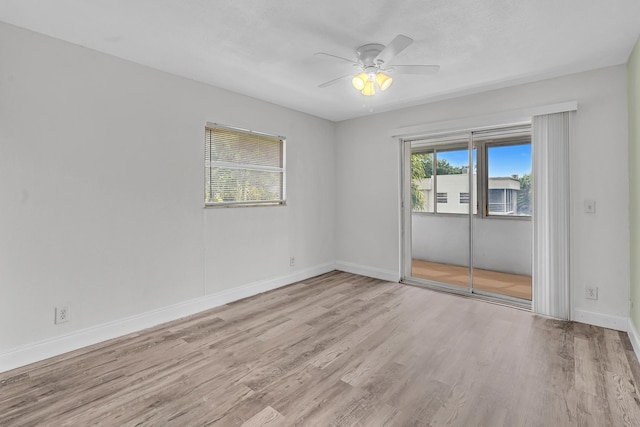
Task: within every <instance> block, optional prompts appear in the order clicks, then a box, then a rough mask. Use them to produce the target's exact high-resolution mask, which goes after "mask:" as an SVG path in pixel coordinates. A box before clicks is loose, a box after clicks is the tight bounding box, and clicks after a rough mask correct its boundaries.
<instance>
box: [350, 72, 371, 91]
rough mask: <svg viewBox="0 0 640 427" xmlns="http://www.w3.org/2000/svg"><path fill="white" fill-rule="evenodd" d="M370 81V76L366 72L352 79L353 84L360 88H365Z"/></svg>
mask: <svg viewBox="0 0 640 427" xmlns="http://www.w3.org/2000/svg"><path fill="white" fill-rule="evenodd" d="M367 82H368V76H367V75H366V74H365V73H360V74H358V75H357V76H355V77H354V78H353V80H351V84H352V85H353V87H354V88H356V89H358V90H363V89H364V88H365V86H366V84H367Z"/></svg>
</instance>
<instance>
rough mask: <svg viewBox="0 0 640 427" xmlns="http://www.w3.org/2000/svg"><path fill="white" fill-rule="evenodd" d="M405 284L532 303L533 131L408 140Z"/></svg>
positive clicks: (520, 129) (527, 128)
mask: <svg viewBox="0 0 640 427" xmlns="http://www.w3.org/2000/svg"><path fill="white" fill-rule="evenodd" d="M403 153H404V155H403V184H404V200H405V201H406V202H405V203H404V214H403V224H404V225H403V228H404V231H403V233H404V247H403V268H404V271H403V278H404V280H405V281H408V282H413V283H416V284H425V285H429V286H437V287H443V288H446V289H449V290H452V291H457V292H464V293H475V294H482V295H485V296H489V297H499V298H504V299H509V300H513V301H514V302H521V303H524V304H526V303H528V302H529V301H530V300H531V246H532V241H531V238H532V237H531V234H532V228H531V211H530V209H531V197H530V186H531V133H530V126H525V127H514V128H508V129H504V128H503V129H495V130H492V131H482V132H464V133H458V134H451V135H444V136H442V135H439V136H437V137H428V138H419V139H418V138H417V139H413V140H405V141H403Z"/></svg>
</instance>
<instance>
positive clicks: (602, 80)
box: [336, 65, 629, 323]
mask: <svg viewBox="0 0 640 427" xmlns="http://www.w3.org/2000/svg"><path fill="white" fill-rule="evenodd" d="M442 72H446V70H442ZM400 83H401V82H398V84H400ZM566 101H577V102H578V108H579V110H578V112H577V113H576V115H575V118H576V119H575V129H574V133H573V141H572V146H571V158H572V163H571V210H572V212H571V218H570V222H571V245H572V247H571V263H572V265H571V292H572V300H573V308H574V318H578V319H580V320H583V321H589V322H597V321H600V320H603V319H609V320H612V321H614V322H615V321H618V320H620V319H624V318H626V316H627V315H628V313H629V302H628V301H629V236H628V231H629V215H628V191H627V190H628V167H627V162H626V156H627V100H626V69H625V67H624V66H623V65H621V66H616V67H610V68H605V69H600V70H595V71H591V72H586V73H580V74H575V75H570V76H565V77H561V78H556V79H551V80H545V81H540V82H536V83H531V84H526V85H519V86H514V87H510V88H505V89H500V90H494V91H491V92H486V93H481V94H476V95H471V96H465V97H460V98H455V99H449V100H445V101H441V102H435V103H431V104H426V105H421V106H417V107H412V108H407V109H403V110H398V111H394V112H388V113H382V114H377V115H372V116H368V117H363V118H358V119H352V120H347V121H344V122H340V123H338V125H337V135H336V136H337V144H336V179H337V182H339V183H340V186H339V187H338V192H337V200H336V201H337V203H336V211H337V216H336V218H337V223H336V239H337V240H336V251H337V259H338V260H339V261H340V262H341V263H343V264H348V265H353V266H359V269H360V271H366V269H367V268H373V269H375V271H377V272H381V271H382V272H386V274H387V275H397V276H399V275H400V240H399V239H400V238H399V236H400V232H399V228H400V210H399V203H400V184H399V176H400V173H399V165H400V163H399V143H398V142H397V141H396V140H394V139H393V138H391V137H390V136H389V135H392V132H393V130H395V129H399V128H405V127H410V126H420V125H424V124H429V123H438V122H446V121H456V120H462V119H466V118H472V117H477V116H485V115H493V114H499V113H502V112H505V111H511V110H518V109H523V108H529V107H535V106H540V105H549V104H555V103H561V102H566ZM374 108H375V105H374ZM487 124H488V125H490V124H491V123H487ZM612 188H616V189H617V190H616V191H611V189H612ZM584 199H595V200H596V201H597V212H596V213H595V214H585V213H584V212H583V201H584ZM372 200H375V207H374V208H372V209H369V208H368V207H369V206H371V201H372ZM587 284H591V285H596V286H598V287H599V288H600V294H599V299H598V300H597V301H593V300H586V299H585V298H584V286H585V285H587ZM594 319H595V320H594ZM625 323H626V322H625Z"/></svg>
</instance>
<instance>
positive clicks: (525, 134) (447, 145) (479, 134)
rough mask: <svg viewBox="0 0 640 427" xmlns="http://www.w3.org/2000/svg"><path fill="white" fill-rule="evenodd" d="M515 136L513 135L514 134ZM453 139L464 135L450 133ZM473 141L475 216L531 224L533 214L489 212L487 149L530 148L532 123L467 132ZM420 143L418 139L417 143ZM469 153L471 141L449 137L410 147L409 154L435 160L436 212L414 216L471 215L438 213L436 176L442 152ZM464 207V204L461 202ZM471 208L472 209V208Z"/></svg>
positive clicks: (434, 208)
mask: <svg viewBox="0 0 640 427" xmlns="http://www.w3.org/2000/svg"><path fill="white" fill-rule="evenodd" d="M511 133H513V134H511ZM451 135H453V136H454V137H457V138H459V137H460V136H462V135H464V133H455V134H451ZM467 135H468V138H469V139H470V142H471V147H472V149H473V150H475V153H476V154H475V155H476V158H475V161H476V163H475V164H472V165H471V166H470V168H471V170H473V168H476V188H475V194H474V196H475V197H473V198H471V193H473V192H474V189H473V188H469V193H470V199H469V205H471V203H475V205H476V206H475V208H476V209H475V212H473V213H472V215H473V216H474V217H477V218H482V219H508V220H518V221H531V218H532V215H500V214H496V213H493V214H492V213H490V212H489V205H488V200H489V193H488V190H489V163H488V149H489V148H493V147H499V146H516V145H526V144H529V145H531V143H532V140H531V124H526V125H514V126H509V127H504V128H500V127H498V128H492V129H487V130H486V131H469V132H468V133H467ZM418 141H419V140H418ZM458 150H467V151H468V150H469V141H467V142H462V141H461V140H459V139H455V141H452V140H449V139H448V138H447V137H446V136H445V137H443V138H442V139H440V140H439V139H438V138H437V137H436V138H434V142H429V143H426V144H423V145H422V144H421V145H418V146H416V147H415V148H413V147H412V148H411V153H410V155H413V154H431V155H432V156H433V157H432V159H433V160H432V165H433V166H432V167H433V170H432V174H431V176H432V178H433V181H432V186H433V192H434V203H433V212H421V211H413V208H411V209H412V211H411V213H412V214H421V215H425V214H426V215H440V216H443V215H454V216H460V215H469V212H465V213H460V212H438V203H437V194H438V177H437V174H436V172H437V162H438V153H439V152H448V151H458ZM460 204H462V202H461V203H460ZM470 209H472V208H471V207H470Z"/></svg>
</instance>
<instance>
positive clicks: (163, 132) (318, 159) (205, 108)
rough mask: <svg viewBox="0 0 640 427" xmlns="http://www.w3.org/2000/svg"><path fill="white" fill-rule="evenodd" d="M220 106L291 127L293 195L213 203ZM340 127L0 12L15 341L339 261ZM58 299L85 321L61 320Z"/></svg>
mask: <svg viewBox="0 0 640 427" xmlns="http://www.w3.org/2000/svg"><path fill="white" fill-rule="evenodd" d="M207 121H210V122H218V123H223V124H227V125H231V126H239V127H243V128H250V129H255V130H258V131H262V132H267V133H274V134H278V135H285V136H286V137H287V160H288V165H287V167H288V169H287V173H288V205H287V206H286V207H262V208H236V209H206V210H205V209H203V192H204V190H203V186H204V184H203V180H204V163H203V156H204V154H203V153H204V146H203V144H204V126H205V123H206V122H207ZM334 136H335V126H334V124H333V123H332V122H329V121H326V120H322V119H318V118H315V117H312V116H309V115H305V114H302V113H299V112H294V111H291V110H288V109H285V108H282V107H278V106H275V105H272V104H268V103H265V102H261V101H257V100H255V99H251V98H248V97H244V96H240V95H237V94H233V93H230V92H227V91H224V90H221V89H217V88H214V87H210V86H206V85H203V84H200V83H197V82H194V81H190V80H186V79H183V78H179V77H176V76H173V75H169V74H166V73H163V72H159V71H155V70H152V69H149V68H146V67H143V66H139V65H136V64H133V63H130V62H127V61H123V60H120V59H116V58H114V57H111V56H107V55H103V54H100V53H97V52H95V51H92V50H88V49H85V48H82V47H80V46H76V45H72V44H69V43H66V42H62V41H59V40H55V39H52V38H49V37H45V36H42V35H39V34H35V33H32V32H29V31H25V30H22V29H18V28H16V27H12V26H9V25H6V24H1V23H0V197H1V202H0V203H1V205H0V206H1V207H0V307H1V309H0V356H1V355H2V354H3V352H11V351H12V350H15V349H16V348H21V347H22V346H28V345H33V344H34V343H42V342H46V341H47V340H52V339H56V338H57V337H61V336H64V335H65V334H72V333H74V332H76V331H80V330H85V329H86V328H91V327H95V326H97V325H102V324H106V323H108V322H114V321H118V320H119V319H123V318H129V317H131V316H136V315H139V314H141V313H145V312H148V311H150V310H156V309H160V308H162V307H167V306H171V305H174V304H176V303H179V302H182V301H188V300H191V299H196V298H200V297H203V296H205V295H210V294H213V293H217V292H220V291H223V290H228V289H233V288H237V287H239V286H242V285H247V284H250V283H254V282H256V281H261V280H269V279H274V278H283V277H284V278H285V279H286V278H287V277H291V275H292V274H295V272H296V271H305V270H307V269H313V268H316V267H318V266H332V265H333V260H334V241H333V230H334V198H333V193H334V188H335V180H334V144H333V143H334ZM289 256H295V257H296V266H295V267H294V268H291V267H290V266H289ZM309 271H311V270H309ZM57 304H68V305H69V307H70V314H71V322H69V323H65V324H61V325H54V322H53V319H54V306H55V305H57ZM0 365H1V364H0ZM0 368H1V366H0ZM0 370H1V369H0Z"/></svg>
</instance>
